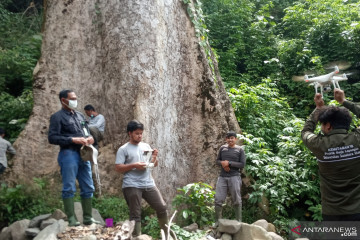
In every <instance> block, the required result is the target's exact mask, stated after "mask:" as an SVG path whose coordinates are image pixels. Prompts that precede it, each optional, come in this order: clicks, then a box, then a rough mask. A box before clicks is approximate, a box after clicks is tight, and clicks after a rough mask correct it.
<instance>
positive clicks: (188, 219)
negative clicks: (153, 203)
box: [172, 182, 215, 227]
mask: <svg viewBox="0 0 360 240" xmlns="http://www.w3.org/2000/svg"><path fill="white" fill-rule="evenodd" d="M177 190H178V192H180V194H177V195H176V196H175V198H174V200H173V202H172V204H173V206H174V208H176V209H177V210H178V211H179V215H178V216H179V217H178V219H179V218H180V219H179V220H180V222H181V223H183V224H186V225H189V224H192V223H197V224H198V225H199V227H202V226H204V225H211V223H212V222H213V221H214V196H215V191H213V190H212V187H211V186H210V185H208V184H206V183H201V182H199V183H191V184H188V185H186V186H185V187H183V188H178V189H177Z"/></svg>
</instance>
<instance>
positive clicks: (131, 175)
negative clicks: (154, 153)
mask: <svg viewBox="0 0 360 240" xmlns="http://www.w3.org/2000/svg"><path fill="white" fill-rule="evenodd" d="M151 150H152V149H151V147H150V145H149V144H147V143H143V142H140V143H139V144H137V145H134V144H131V143H129V142H128V143H125V144H124V145H122V146H121V147H120V148H119V150H118V151H117V153H116V160H115V164H131V163H136V162H146V153H147V151H151ZM154 186H155V182H154V179H153V178H152V176H151V172H150V168H147V169H145V170H137V169H135V168H134V169H132V170H130V171H128V172H126V173H125V174H124V178H123V184H122V188H126V187H135V188H149V187H154Z"/></svg>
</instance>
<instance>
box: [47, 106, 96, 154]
mask: <svg viewBox="0 0 360 240" xmlns="http://www.w3.org/2000/svg"><path fill="white" fill-rule="evenodd" d="M84 126H85V128H86V132H85V131H84V130H83V128H84ZM88 133H89V131H88V128H87V125H86V121H85V118H84V115H83V114H82V113H80V112H78V111H73V112H70V111H67V110H65V109H63V108H62V109H61V110H60V111H58V112H56V113H54V114H53V115H51V118H50V127H49V134H48V140H49V142H50V143H51V144H55V145H60V147H61V149H66V148H71V149H76V150H80V148H81V144H75V143H73V142H72V138H73V137H87V136H89V134H88Z"/></svg>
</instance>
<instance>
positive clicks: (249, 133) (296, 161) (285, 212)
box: [229, 79, 320, 219]
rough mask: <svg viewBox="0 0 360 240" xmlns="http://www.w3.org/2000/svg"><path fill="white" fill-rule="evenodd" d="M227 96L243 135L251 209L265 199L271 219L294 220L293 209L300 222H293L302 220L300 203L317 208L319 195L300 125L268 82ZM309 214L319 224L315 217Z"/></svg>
mask: <svg viewBox="0 0 360 240" xmlns="http://www.w3.org/2000/svg"><path fill="white" fill-rule="evenodd" d="M229 96H230V99H231V100H232V103H233V107H234V109H235V114H236V116H237V118H238V121H239V123H240V126H242V129H243V134H242V135H241V136H240V139H241V140H242V141H243V143H244V144H245V145H246V148H245V151H246V156H247V165H246V167H245V170H246V172H247V174H248V175H249V176H251V177H252V178H253V179H254V184H253V185H252V188H253V191H252V193H251V194H250V198H249V200H248V201H249V203H252V204H257V203H259V202H261V201H262V198H263V196H265V197H266V198H267V199H268V201H269V204H268V207H269V211H270V216H269V217H268V218H269V219H272V218H274V219H276V218H277V217H279V216H282V217H294V216H293V215H292V214H295V212H289V209H294V208H298V209H302V216H301V215H300V216H298V215H297V216H296V217H300V218H301V217H302V218H305V213H306V212H307V211H308V208H309V206H310V205H309V204H308V205H309V206H307V205H303V204H302V202H304V201H305V200H308V203H311V204H312V205H314V206H315V205H318V204H319V203H320V192H319V178H318V176H317V163H316V159H315V157H313V156H312V154H311V153H310V151H309V150H307V148H306V147H305V146H304V145H303V143H302V140H301V136H300V133H301V130H302V128H303V120H301V119H298V118H297V117H296V116H294V115H293V114H292V111H291V108H290V107H289V106H288V104H287V103H286V101H285V99H284V98H281V97H280V95H279V91H278V89H277V88H276V85H275V84H274V83H272V82H271V81H270V80H269V79H267V80H264V81H263V83H261V84H259V85H257V86H253V87H251V86H249V85H247V84H246V83H242V84H240V85H239V88H237V89H235V88H233V89H231V90H230V92H229ZM312 205H311V206H312ZM309 210H310V211H312V210H314V209H313V208H311V209H309ZM312 212H313V213H314V215H313V218H314V219H315V218H317V217H318V213H317V212H314V211H312Z"/></svg>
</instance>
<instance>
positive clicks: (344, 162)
mask: <svg viewBox="0 0 360 240" xmlns="http://www.w3.org/2000/svg"><path fill="white" fill-rule="evenodd" d="M334 98H335V100H336V101H338V102H339V103H340V104H342V105H343V106H344V107H345V108H343V107H335V106H325V104H324V101H323V99H322V96H321V94H319V93H317V94H315V97H314V101H315V104H316V109H315V110H314V111H313V113H312V114H311V115H310V117H309V118H308V119H307V121H306V123H305V125H304V128H303V130H302V132H301V136H302V139H303V142H304V144H305V145H306V146H307V147H308V148H309V149H310V151H311V152H312V153H313V154H314V155H315V156H316V158H317V159H318V160H317V161H318V166H319V174H320V192H321V201H322V214H323V220H324V221H360V128H356V129H355V130H354V131H352V132H348V130H349V128H350V124H351V121H352V117H351V115H350V112H349V110H350V111H351V112H353V113H354V114H355V115H357V116H360V105H358V104H355V103H353V102H350V101H347V100H346V98H345V94H344V91H342V90H340V89H337V88H336V89H335V90H334ZM348 109H349V110H348ZM318 121H319V122H320V124H321V131H322V134H315V133H314V131H315V128H316V125H317V122H318Z"/></svg>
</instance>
